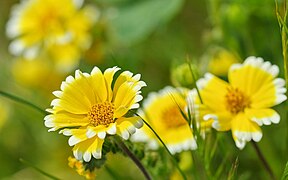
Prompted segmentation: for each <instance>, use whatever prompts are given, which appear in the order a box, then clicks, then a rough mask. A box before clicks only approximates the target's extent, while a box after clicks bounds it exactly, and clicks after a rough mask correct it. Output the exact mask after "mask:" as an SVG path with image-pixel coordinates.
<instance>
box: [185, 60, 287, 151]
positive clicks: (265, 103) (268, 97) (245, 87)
mask: <svg viewBox="0 0 288 180" xmlns="http://www.w3.org/2000/svg"><path fill="white" fill-rule="evenodd" d="M278 73H279V68H278V66H276V65H271V63H270V62H268V61H266V62H264V60H263V59H262V58H259V57H258V58H256V57H248V58H247V59H246V60H245V61H244V63H243V64H234V65H232V66H231V67H230V70H229V73H228V79H229V83H227V82H225V81H223V80H221V79H219V78H217V77H215V76H213V75H212V74H209V73H207V74H206V75H205V76H204V78H202V79H200V80H199V81H198V82H197V84H198V87H199V89H200V95H201V97H202V100H203V103H204V104H203V105H201V104H200V101H199V97H198V96H197V94H196V93H195V91H193V92H192V93H191V95H192V97H194V99H195V103H196V104H198V105H199V108H198V109H199V111H200V114H201V113H202V114H204V115H203V119H204V120H214V122H213V124H212V126H213V127H214V128H215V129H216V130H218V131H229V130H231V131H232V136H233V139H234V141H235V143H236V146H237V147H238V148H240V149H243V148H244V146H245V144H246V142H249V141H251V140H253V141H255V142H259V141H260V140H261V138H262V131H261V128H260V127H259V126H262V125H263V124H264V125H270V124H271V123H275V124H277V123H279V121H280V116H279V114H278V113H277V112H276V111H275V110H273V109H271V107H272V106H274V105H277V104H280V103H281V102H283V101H285V100H286V99H287V98H286V96H285V92H286V88H285V87H284V85H285V81H284V80H283V79H281V78H276V77H277V75H278ZM201 111H202V112H201ZM200 117H201V116H200Z"/></svg>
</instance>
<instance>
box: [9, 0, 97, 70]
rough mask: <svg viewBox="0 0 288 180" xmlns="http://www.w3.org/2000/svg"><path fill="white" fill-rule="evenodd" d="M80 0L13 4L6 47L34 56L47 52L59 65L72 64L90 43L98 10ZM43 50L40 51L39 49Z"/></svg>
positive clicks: (27, 0)
mask: <svg viewBox="0 0 288 180" xmlns="http://www.w3.org/2000/svg"><path fill="white" fill-rule="evenodd" d="M82 3H83V0H61V1H58V0H25V1H21V3H20V4H17V5H15V6H14V7H13V9H12V12H11V17H10V20H9V21H8V23H7V35H8V37H9V38H11V39H14V40H13V41H12V42H11V44H10V46H9V50H10V52H11V53H12V54H14V55H16V56H20V55H23V56H24V57H25V58H27V59H34V58H36V57H37V56H39V54H41V53H43V51H44V52H45V53H48V54H47V55H48V56H49V57H52V59H53V60H54V61H56V62H55V63H56V65H57V66H58V67H59V68H66V69H69V68H71V67H74V66H75V65H76V64H77V62H78V60H79V58H80V56H81V53H82V52H83V51H84V50H86V49H88V48H89V46H90V44H91V37H90V34H89V31H90V29H91V27H92V25H93V24H94V23H95V21H96V19H97V16H98V14H99V13H98V12H97V11H95V10H94V9H92V8H91V7H85V8H81V6H82ZM42 50H43V51H42Z"/></svg>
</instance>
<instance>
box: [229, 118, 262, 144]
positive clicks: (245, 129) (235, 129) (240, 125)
mask: <svg viewBox="0 0 288 180" xmlns="http://www.w3.org/2000/svg"><path fill="white" fill-rule="evenodd" d="M231 130H232V135H233V138H234V141H235V143H236V146H237V147H238V148H240V149H243V148H244V146H245V144H246V142H249V141H251V140H253V141H256V142H258V141H260V140H261V138H262V131H261V129H260V127H259V125H258V124H257V123H255V122H253V121H251V120H250V119H249V118H248V117H247V116H246V115H245V114H244V113H239V114H237V115H236V116H235V117H234V119H233V120H232V122H231Z"/></svg>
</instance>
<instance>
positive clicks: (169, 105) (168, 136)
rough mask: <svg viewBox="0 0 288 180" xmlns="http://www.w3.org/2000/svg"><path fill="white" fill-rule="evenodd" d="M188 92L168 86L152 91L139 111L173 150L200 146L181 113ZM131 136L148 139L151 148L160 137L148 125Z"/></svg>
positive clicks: (138, 139) (136, 138)
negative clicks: (141, 110)
mask: <svg viewBox="0 0 288 180" xmlns="http://www.w3.org/2000/svg"><path fill="white" fill-rule="evenodd" d="M186 95H187V90H186V89H183V88H177V89H176V88H172V87H169V86H168V87H165V88H164V89H162V90H160V91H159V92H152V93H150V94H149V95H148V98H147V99H146V100H145V101H144V103H143V112H140V114H141V115H142V116H143V118H144V119H145V120H146V121H147V122H148V123H149V124H150V125H151V127H152V128H153V129H154V130H155V131H156V132H157V134H158V135H159V136H160V137H161V139H162V140H163V142H164V143H165V144H166V145H167V147H168V149H169V151H170V152H171V153H172V154H175V153H179V152H181V151H184V150H189V149H190V150H193V149H196V148H197V144H196V141H195V139H194V136H193V134H192V129H191V128H190V127H189V125H188V122H187V121H186V120H185V117H183V115H182V114H181V110H182V112H185V107H186ZM180 108H181V109H180ZM132 140H134V141H139V142H147V143H148V147H150V148H151V149H156V148H158V146H159V143H158V141H157V138H156V137H155V136H154V134H153V133H152V132H151V130H150V129H149V128H148V127H147V126H146V125H144V127H143V128H141V129H140V130H137V132H136V133H135V134H134V135H133V138H132Z"/></svg>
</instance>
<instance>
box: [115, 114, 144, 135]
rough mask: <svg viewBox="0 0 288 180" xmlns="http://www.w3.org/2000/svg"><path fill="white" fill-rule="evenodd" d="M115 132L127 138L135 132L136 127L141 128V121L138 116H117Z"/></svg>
mask: <svg viewBox="0 0 288 180" xmlns="http://www.w3.org/2000/svg"><path fill="white" fill-rule="evenodd" d="M116 123H117V125H116V128H117V132H116V133H117V134H118V135H119V136H121V137H122V138H123V139H125V140H127V139H128V138H129V137H130V135H131V134H134V133H135V132H136V128H141V127H142V125H143V122H142V120H141V118H140V117H138V116H133V117H128V118H124V117H123V118H119V119H117V120H116Z"/></svg>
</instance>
